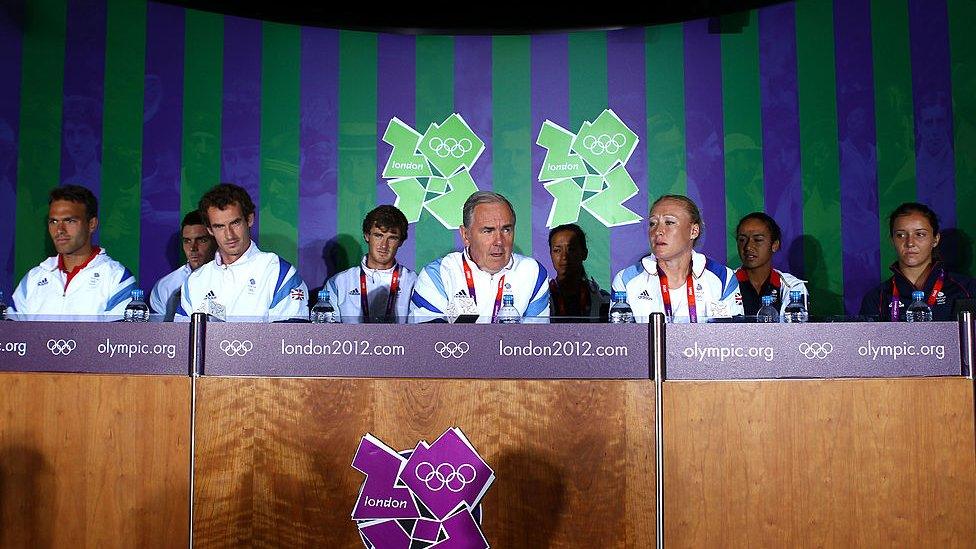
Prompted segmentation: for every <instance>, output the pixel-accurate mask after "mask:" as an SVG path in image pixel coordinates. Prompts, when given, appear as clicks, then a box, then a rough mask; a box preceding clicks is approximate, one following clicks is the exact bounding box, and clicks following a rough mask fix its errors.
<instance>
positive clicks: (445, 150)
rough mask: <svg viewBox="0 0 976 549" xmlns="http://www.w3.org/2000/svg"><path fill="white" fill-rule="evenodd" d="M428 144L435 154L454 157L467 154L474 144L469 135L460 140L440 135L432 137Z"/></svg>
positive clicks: (442, 156)
mask: <svg viewBox="0 0 976 549" xmlns="http://www.w3.org/2000/svg"><path fill="white" fill-rule="evenodd" d="M427 146H428V147H429V148H430V150H431V151H433V153H434V154H436V155H437V156H439V157H441V158H447V157H448V156H451V157H454V158H461V157H462V156H464V155H465V154H467V153H469V152H471V149H472V148H474V145H473V144H472V143H471V140H470V139H468V138H467V137H462V138H461V139H460V140H458V139H455V138H453V137H448V138H447V139H441V138H440V137H431V138H430V141H429V142H428V143H427Z"/></svg>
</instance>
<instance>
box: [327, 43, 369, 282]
mask: <svg viewBox="0 0 976 549" xmlns="http://www.w3.org/2000/svg"><path fill="white" fill-rule="evenodd" d="M376 52H377V38H376V34H374V33H369V32H350V31H342V32H341V33H339V174H338V176H339V178H338V180H339V189H338V195H339V196H338V200H337V203H338V205H337V207H338V210H337V211H336V224H337V228H338V234H339V235H342V236H340V241H339V246H340V248H341V249H342V251H343V254H344V256H345V260H346V263H347V266H349V267H351V266H353V265H357V264H358V263H359V260H360V258H361V257H362V256H363V254H365V253H366V243H365V242H363V237H362V234H363V217H365V216H366V213H367V212H369V210H371V209H372V208H373V207H374V206H375V204H376V97H377V96H376ZM339 267H342V265H339Z"/></svg>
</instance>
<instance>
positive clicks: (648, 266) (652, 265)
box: [641, 251, 705, 279]
mask: <svg viewBox="0 0 976 549" xmlns="http://www.w3.org/2000/svg"><path fill="white" fill-rule="evenodd" d="M641 265H643V267H644V270H645V271H647V273H648V274H650V275H651V276H657V258H655V257H654V254H650V255H646V256H644V257H643V258H642V259H641ZM704 272H705V256H704V255H702V254H700V253H698V252H695V251H692V252H691V274H693V275H694V277H695V278H696V279H698V278H701V275H702V273H704Z"/></svg>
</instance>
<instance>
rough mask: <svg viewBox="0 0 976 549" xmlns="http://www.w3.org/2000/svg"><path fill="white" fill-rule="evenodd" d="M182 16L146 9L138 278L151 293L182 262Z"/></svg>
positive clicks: (167, 9) (153, 6)
mask: <svg viewBox="0 0 976 549" xmlns="http://www.w3.org/2000/svg"><path fill="white" fill-rule="evenodd" d="M183 17H184V10H183V8H178V7H175V6H169V5H167V4H161V3H158V2H149V3H148V4H147V7H146V86H145V98H144V111H145V114H144V116H143V126H142V216H141V230H140V231H139V250H140V251H139V279H140V283H141V285H142V287H143V288H144V289H145V290H146V291H148V290H149V289H150V288H152V285H153V284H155V283H156V281H157V280H158V279H160V278H161V277H163V276H165V275H166V274H168V273H169V272H170V271H172V270H173V269H175V268H176V267H177V266H178V265H179V264H180V262H181V261H183V258H182V256H181V255H180V241H179V238H178V236H177V231H178V230H179V227H180V221H181V220H182V216H181V214H182V212H180V166H181V163H182V155H183V42H184V19H183ZM160 250H165V253H160Z"/></svg>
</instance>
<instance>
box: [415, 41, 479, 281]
mask: <svg viewBox="0 0 976 549" xmlns="http://www.w3.org/2000/svg"><path fill="white" fill-rule="evenodd" d="M416 108H417V126H416V130H417V131H418V132H420V133H424V132H426V131H427V128H428V127H429V126H430V125H431V124H440V123H442V122H444V120H445V119H446V118H447V117H448V116H450V115H451V114H453V113H454V38H453V37H450V36H418V37H417V98H416ZM475 183H477V182H475ZM413 232H414V234H417V235H422V236H421V237H420V238H417V240H416V242H417V245H416V256H415V257H416V260H415V262H416V265H417V270H418V271H419V270H420V269H421V268H422V267H423V266H424V265H427V264H428V263H430V262H431V261H433V260H434V259H437V258H438V257H441V256H443V255H444V254H446V253H448V252H450V251H452V250H454V248H455V246H454V231H449V230H447V229H445V228H444V226H443V225H441V223H440V221H437V220H436V219H434V217H433V216H432V215H430V213H429V212H426V211H424V212H423V213H422V214H421V216H420V221H418V222H417V223H416V224H415V225H414V229H413Z"/></svg>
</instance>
